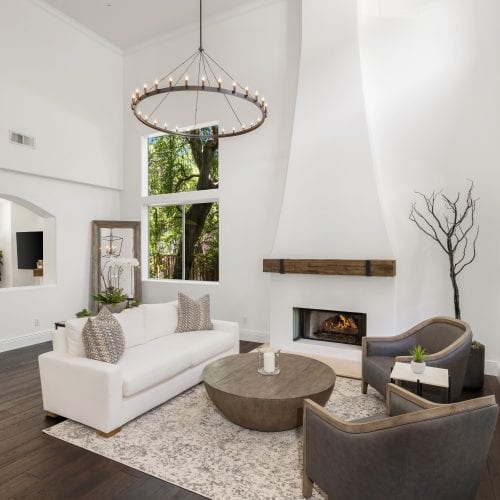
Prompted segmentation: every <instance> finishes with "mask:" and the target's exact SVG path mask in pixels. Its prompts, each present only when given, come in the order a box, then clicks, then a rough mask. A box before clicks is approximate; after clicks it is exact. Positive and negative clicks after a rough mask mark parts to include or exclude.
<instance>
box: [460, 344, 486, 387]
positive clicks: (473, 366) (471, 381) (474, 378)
mask: <svg viewBox="0 0 500 500" xmlns="http://www.w3.org/2000/svg"><path fill="white" fill-rule="evenodd" d="M483 384H484V345H483V344H480V343H479V342H476V343H473V344H472V346H471V349H470V353H469V361H468V363H467V371H466V372H465V377H464V389H468V390H479V389H482V388H483Z"/></svg>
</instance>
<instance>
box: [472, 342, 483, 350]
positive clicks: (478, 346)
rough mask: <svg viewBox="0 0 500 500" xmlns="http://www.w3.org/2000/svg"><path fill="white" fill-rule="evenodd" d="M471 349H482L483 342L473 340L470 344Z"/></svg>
mask: <svg viewBox="0 0 500 500" xmlns="http://www.w3.org/2000/svg"><path fill="white" fill-rule="evenodd" d="M471 349H473V350H476V349H478V350H479V349H484V344H481V342H479V341H478V340H474V341H473V342H472V344H471Z"/></svg>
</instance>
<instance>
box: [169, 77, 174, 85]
mask: <svg viewBox="0 0 500 500" xmlns="http://www.w3.org/2000/svg"><path fill="white" fill-rule="evenodd" d="M172 83H173V80H172V77H170V78H169V79H168V84H169V85H170V87H172Z"/></svg>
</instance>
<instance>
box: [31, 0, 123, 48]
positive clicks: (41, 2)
mask: <svg viewBox="0 0 500 500" xmlns="http://www.w3.org/2000/svg"><path fill="white" fill-rule="evenodd" d="M30 2H31V3H32V4H34V5H36V6H37V7H39V8H40V9H42V10H44V11H45V12H47V13H48V14H50V15H52V16H53V17H55V18H57V19H59V20H60V21H62V22H63V23H65V24H67V25H68V26H71V27H72V28H73V29H75V30H76V31H78V32H80V33H81V34H83V35H85V36H86V37H87V38H89V39H91V40H92V41H94V42H97V43H99V44H100V45H102V46H103V47H104V48H106V49H108V50H110V51H111V52H113V53H115V54H117V55H119V56H123V50H122V49H120V47H118V46H117V45H115V44H113V43H111V42H110V41H109V40H107V39H106V38H104V37H102V36H100V35H98V34H97V33H96V32H95V31H92V30H91V29H89V28H87V27H86V26H84V25H83V24H81V23H79V22H78V21H76V20H75V19H73V18H72V17H70V16H68V15H66V14H64V12H61V11H60V10H58V9H56V8H55V7H53V6H52V5H50V4H48V3H47V2H45V0H30Z"/></svg>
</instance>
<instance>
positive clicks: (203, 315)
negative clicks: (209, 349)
mask: <svg viewBox="0 0 500 500" xmlns="http://www.w3.org/2000/svg"><path fill="white" fill-rule="evenodd" d="M177 302H178V306H177V317H178V322H177V329H176V330H175V331H176V332H179V333H180V332H192V331H195V330H212V329H213V325H212V321H211V320H210V295H208V294H206V295H203V297H200V298H199V299H196V300H193V299H190V298H189V297H188V296H187V295H184V294H183V293H181V292H179V293H178V299H177Z"/></svg>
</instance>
